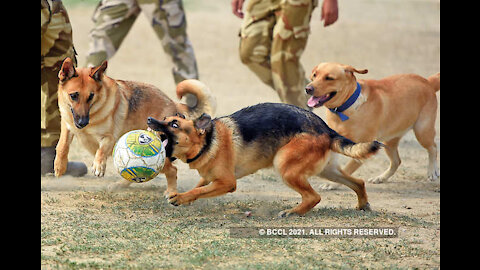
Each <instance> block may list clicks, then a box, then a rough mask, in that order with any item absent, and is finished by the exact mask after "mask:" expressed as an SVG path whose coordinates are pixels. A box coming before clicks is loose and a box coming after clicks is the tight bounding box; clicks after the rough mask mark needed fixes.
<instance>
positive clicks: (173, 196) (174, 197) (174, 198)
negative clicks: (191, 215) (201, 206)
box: [167, 192, 194, 206]
mask: <svg viewBox="0 0 480 270" xmlns="http://www.w3.org/2000/svg"><path fill="white" fill-rule="evenodd" d="M167 201H168V202H169V203H170V204H171V205H174V206H179V205H187V204H190V203H191V202H193V201H194V200H193V199H191V198H190V197H189V196H187V195H185V194H184V193H176V192H173V193H170V194H169V196H168V197H167Z"/></svg>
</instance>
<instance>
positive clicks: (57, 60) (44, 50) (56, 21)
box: [40, 0, 76, 147]
mask: <svg viewBox="0 0 480 270" xmlns="http://www.w3.org/2000/svg"><path fill="white" fill-rule="evenodd" d="M41 32H42V35H41V69H40V70H41V72H40V73H41V90H42V91H41V93H42V94H41V100H42V105H41V110H42V112H41V119H42V120H41V130H42V137H41V138H42V139H41V144H42V147H50V146H55V145H57V142H58V139H59V138H60V111H59V109H58V98H57V97H58V96H57V88H58V71H59V70H60V67H61V66H62V62H63V60H64V59H65V58H66V57H70V58H72V59H73V60H74V61H75V63H76V58H75V54H76V53H75V49H74V48H73V41H72V26H71V25H70V20H69V19H68V14H67V11H66V10H65V7H64V6H63V4H62V1H58V0H41Z"/></svg>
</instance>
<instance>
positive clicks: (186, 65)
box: [87, 0, 198, 84]
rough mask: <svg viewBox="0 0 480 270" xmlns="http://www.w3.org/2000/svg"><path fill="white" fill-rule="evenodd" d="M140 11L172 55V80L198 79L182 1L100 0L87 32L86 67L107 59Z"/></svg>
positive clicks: (112, 53)
mask: <svg viewBox="0 0 480 270" xmlns="http://www.w3.org/2000/svg"><path fill="white" fill-rule="evenodd" d="M140 11H142V12H143V13H144V14H145V15H146V16H147V19H148V21H149V22H150V24H151V25H152V27H153V29H154V31H155V33H156V34H157V36H158V38H159V39H160V41H161V43H162V46H163V49H164V51H165V52H166V53H167V54H168V55H169V56H170V57H171V60H172V62H173V64H174V67H173V69H172V73H173V78H174V80H175V83H176V84H178V83H179V82H181V81H183V80H185V79H198V70H197V62H196V59H195V54H194V51H193V47H192V44H191V43H190V40H189V39H188V36H187V31H186V29H187V22H186V18H185V12H184V10H183V4H182V0H163V1H159V0H102V1H101V2H100V3H99V5H98V6H97V8H96V10H95V12H94V14H93V17H92V19H93V21H94V23H95V26H94V28H93V29H92V30H91V31H90V34H89V38H90V43H89V46H90V49H89V51H88V54H87V66H88V67H91V66H98V65H100V64H101V63H102V62H103V61H104V60H108V59H110V58H111V57H112V56H113V55H114V54H115V53H116V52H117V50H118V48H119V47H120V44H121V43H122V41H123V39H124V38H125V36H126V35H127V33H128V32H129V30H130V28H131V27H132V25H133V23H134V22H135V20H136V19H137V17H138V15H139V14H140Z"/></svg>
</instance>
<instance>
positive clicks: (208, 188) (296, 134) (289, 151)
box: [148, 103, 382, 217]
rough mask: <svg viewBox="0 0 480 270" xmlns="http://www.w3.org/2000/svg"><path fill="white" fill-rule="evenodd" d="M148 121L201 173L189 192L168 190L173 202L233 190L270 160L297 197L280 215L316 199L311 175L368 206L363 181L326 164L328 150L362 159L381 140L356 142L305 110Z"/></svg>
mask: <svg viewBox="0 0 480 270" xmlns="http://www.w3.org/2000/svg"><path fill="white" fill-rule="evenodd" d="M148 126H149V127H150V128H151V129H153V130H154V131H158V132H162V133H164V134H166V136H167V137H168V143H167V156H173V157H176V158H178V159H180V160H182V161H183V162H186V163H188V164H189V166H190V168H191V169H196V170H197V171H198V172H199V174H200V176H201V177H202V178H201V179H200V182H199V183H198V184H197V186H196V187H195V188H193V189H192V190H190V191H188V192H184V193H176V192H174V193H170V194H167V196H166V197H167V199H168V201H169V202H170V203H171V204H173V205H175V206H177V205H182V204H188V203H191V202H193V201H195V200H196V199H198V198H208V197H214V196H219V195H222V194H226V193H227V192H234V191H235V189H236V179H238V178H241V177H243V176H246V175H248V174H252V173H254V172H256V171H257V170H259V169H262V168H266V167H270V166H272V165H273V166H274V168H275V169H276V170H277V171H278V172H279V173H280V175H281V177H282V178H283V181H284V182H285V183H286V184H287V185H288V186H289V187H291V188H292V189H294V190H295V191H297V192H298V193H300V195H301V196H302V203H301V204H299V205H298V206H296V207H294V208H292V209H289V210H286V211H282V212H280V213H279V216H280V217H285V216H288V215H290V214H299V215H303V214H305V213H306V212H308V211H309V210H310V209H312V208H313V207H314V206H315V205H317V204H318V203H319V202H320V195H319V194H318V193H317V192H315V190H313V188H312V187H311V186H310V184H309V183H308V181H307V179H308V177H310V176H312V175H316V174H320V176H323V177H326V178H328V179H329V180H332V181H336V182H339V183H342V184H344V185H346V186H348V187H350V188H351V189H353V190H354V191H355V192H356V194H357V197H358V205H357V208H358V209H362V210H370V205H369V203H368V198H367V193H366V190H365V183H364V181H363V180H360V179H356V178H353V177H351V176H349V175H346V174H344V173H343V172H342V171H341V170H340V169H339V168H338V167H337V166H331V165H330V164H329V165H327V164H328V163H329V153H330V151H331V150H332V151H334V152H338V153H341V154H343V155H346V156H349V157H353V158H356V159H364V158H367V157H369V156H371V155H372V154H375V153H376V152H377V151H378V149H380V147H381V146H382V144H381V143H379V142H377V141H372V142H368V143H358V144H356V143H354V142H352V141H350V140H349V139H347V138H345V137H343V136H340V135H339V134H338V133H337V132H335V131H334V130H332V129H330V128H329V127H328V126H327V125H326V124H325V122H323V120H322V119H321V118H320V117H318V116H317V115H315V114H313V113H311V112H309V111H307V110H304V109H301V108H298V107H296V106H293V105H288V104H279V103H262V104H258V105H254V106H251V107H247V108H244V109H242V110H240V111H237V112H235V113H233V114H231V115H229V116H224V117H220V118H216V119H213V120H212V119H211V117H210V116H209V115H208V114H203V115H201V116H200V117H198V118H197V119H194V120H188V119H185V118H184V117H182V116H181V115H177V116H170V117H166V118H165V119H163V120H162V121H158V120H156V119H154V118H153V117H149V118H148ZM322 170H323V171H322Z"/></svg>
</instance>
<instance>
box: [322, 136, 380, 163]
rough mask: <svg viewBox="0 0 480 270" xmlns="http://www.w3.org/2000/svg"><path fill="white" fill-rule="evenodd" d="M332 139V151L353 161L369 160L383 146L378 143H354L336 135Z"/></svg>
mask: <svg viewBox="0 0 480 270" xmlns="http://www.w3.org/2000/svg"><path fill="white" fill-rule="evenodd" d="M332 139H333V140H332V144H331V146H330V149H332V151H334V152H337V153H340V154H342V155H345V156H348V157H351V158H355V159H366V158H369V157H370V156H372V155H374V154H376V153H377V152H378V150H380V148H382V147H383V146H384V144H383V143H381V142H378V141H371V142H365V143H354V142H352V141H351V140H349V139H347V138H345V137H343V136H341V135H338V134H337V135H335V136H334V137H333V138H332Z"/></svg>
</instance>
